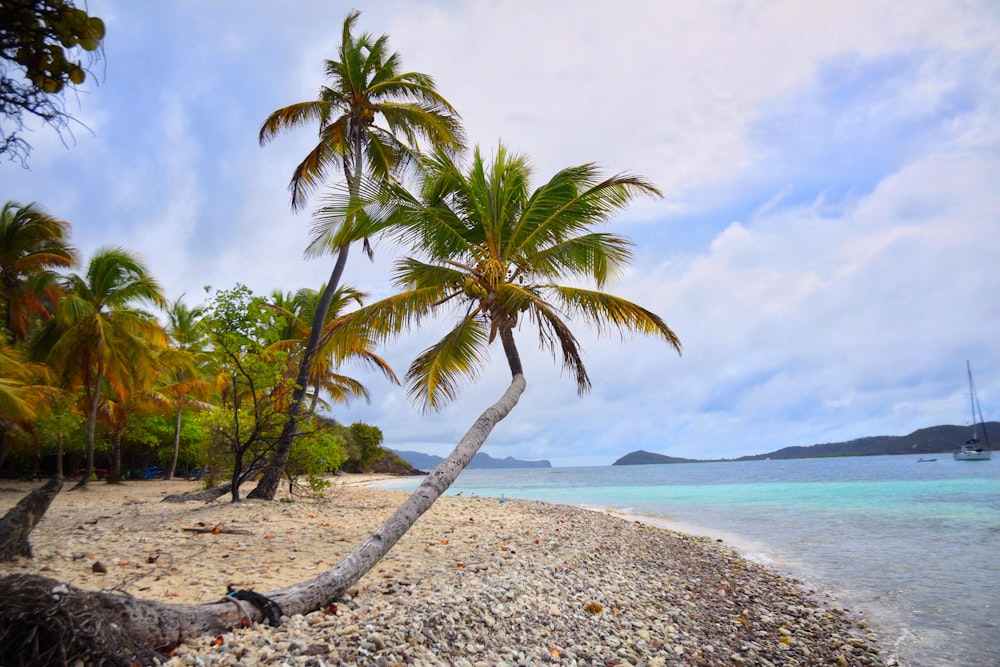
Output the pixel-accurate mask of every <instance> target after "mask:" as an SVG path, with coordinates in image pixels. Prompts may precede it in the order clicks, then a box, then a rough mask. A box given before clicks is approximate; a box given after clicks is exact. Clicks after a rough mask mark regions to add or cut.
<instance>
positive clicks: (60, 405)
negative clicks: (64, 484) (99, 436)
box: [35, 388, 84, 478]
mask: <svg viewBox="0 0 1000 667" xmlns="http://www.w3.org/2000/svg"><path fill="white" fill-rule="evenodd" d="M79 403H80V397H79V396H78V395H77V393H76V392H69V391H64V390H59V389H55V388H53V390H52V391H50V392H47V395H46V401H45V407H44V409H43V410H42V411H41V412H40V413H39V415H38V419H36V420H35V436H36V437H37V438H38V441H39V444H40V449H41V450H42V451H44V450H45V449H47V448H48V447H50V446H52V445H54V446H55V455H56V472H55V474H56V476H58V477H60V478H62V477H64V476H65V471H64V470H63V454H64V451H65V449H66V442H67V440H69V439H70V438H72V437H73V436H74V435H75V434H77V433H82V431H83V424H84V419H83V415H82V414H81V413H80V410H79Z"/></svg>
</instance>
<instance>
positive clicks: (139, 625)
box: [0, 345, 525, 665]
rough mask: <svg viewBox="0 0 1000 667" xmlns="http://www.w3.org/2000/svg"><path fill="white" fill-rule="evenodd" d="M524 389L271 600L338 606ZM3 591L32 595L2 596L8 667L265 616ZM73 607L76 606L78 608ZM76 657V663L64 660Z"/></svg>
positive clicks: (22, 581)
mask: <svg viewBox="0 0 1000 667" xmlns="http://www.w3.org/2000/svg"><path fill="white" fill-rule="evenodd" d="M505 348H506V345H505ZM524 388H525V381H524V375H523V374H521V373H517V374H515V375H514V377H513V379H512V380H511V383H510V385H509V386H508V387H507V390H506V391H505V392H504V394H503V396H502V397H501V398H500V400H499V401H497V402H496V403H494V404H493V405H492V406H490V407H489V408H487V409H486V410H485V411H484V412H483V413H482V415H480V417H479V419H477V420H476V422H475V423H474V424H473V425H472V427H471V428H470V429H469V430H468V431H467V432H466V434H465V435H464V436H463V437H462V439H461V440H460V441H459V443H458V444H457V445H456V446H455V449H454V450H452V452H451V454H450V455H449V456H448V458H446V459H445V460H444V461H443V462H442V463H441V464H440V465H439V466H438V467H437V468H435V469H434V471H433V472H432V473H430V474H429V475H428V476H427V477H426V478H425V479H424V481H423V482H422V483H421V484H420V486H419V487H418V488H417V489H416V491H414V492H413V493H412V494H411V495H410V497H409V498H407V500H406V501H405V502H404V503H403V504H402V505H400V507H399V509H397V510H396V511H395V512H394V513H393V514H392V516H390V517H389V518H388V519H386V520H385V521H384V522H383V523H382V525H381V526H379V527H378V528H377V529H376V530H375V532H374V533H372V534H371V536H369V537H368V538H367V539H366V540H365V541H364V542H363V543H362V544H361V545H360V546H358V547H357V548H355V549H354V550H353V551H352V552H351V553H350V554H348V555H347V556H346V557H345V558H344V559H343V560H342V561H340V563H338V564H337V565H335V566H334V567H333V568H331V569H330V570H327V571H326V572H324V573H322V574H320V575H319V576H318V577H316V578H314V579H311V580H309V581H304V582H301V583H298V584H293V585H291V586H287V587H285V588H280V589H277V590H274V591H270V592H267V593H264V595H265V596H266V597H267V598H269V599H270V600H272V601H273V602H275V603H276V604H277V605H278V606H280V607H281V610H282V612H283V613H284V614H285V615H288V616H293V615H295V614H305V613H309V612H311V611H314V610H316V609H321V608H323V607H324V606H326V605H328V604H330V603H332V602H333V601H334V600H336V599H337V598H338V597H339V596H340V595H342V594H343V593H344V591H346V590H348V589H349V588H350V587H351V586H353V585H354V584H355V583H356V582H357V581H358V580H359V579H361V577H363V576H364V575H365V574H366V573H367V572H368V571H369V570H370V569H371V568H372V567H373V566H374V565H375V564H376V563H377V562H378V561H379V560H381V559H382V558H383V557H384V556H385V555H386V554H387V553H388V552H389V550H390V549H391V548H392V547H393V545H395V544H396V542H397V541H399V539H400V538H401V537H402V536H403V535H404V534H405V533H406V531H408V530H409V529H410V528H411V527H412V526H413V524H414V523H416V521H417V519H419V518H420V517H421V516H422V515H423V514H424V512H426V511H427V510H428V509H430V507H431V505H433V504H434V502H435V501H436V500H437V499H438V498H439V497H440V496H441V494H443V493H444V492H445V491H446V490H447V489H448V487H449V486H451V484H452V483H453V482H454V481H455V479H456V478H457V477H458V475H459V473H461V472H462V469H463V468H465V466H467V465H468V464H469V462H470V461H471V460H472V457H473V456H474V455H475V454H476V452H477V451H479V448H480V447H481V446H482V444H483V442H485V441H486V438H487V437H488V436H489V434H490V432H491V431H492V430H493V427H494V426H496V424H497V423H498V422H500V420H502V419H503V418H504V417H506V416H507V415H508V414H509V413H510V411H511V410H512V409H513V408H514V406H515V405H517V402H518V400H519V399H520V397H521V394H522V393H523V392H524ZM0 590H5V591H21V590H27V591H29V592H28V593H27V594H26V595H23V596H20V597H17V596H15V595H6V596H3V597H2V598H0V647H3V648H0V664H3V665H7V664H18V663H15V661H14V659H13V658H12V657H16V658H18V659H19V660H23V658H22V657H21V656H23V655H25V651H26V650H27V649H31V648H32V647H37V646H39V645H41V646H51V645H57V646H61V647H64V648H65V651H64V652H63V653H62V654H60V659H64V660H65V663H59V664H72V663H73V662H74V661H75V660H76V658H78V657H79V658H82V659H83V660H84V661H85V662H87V661H97V660H100V659H101V658H103V657H105V656H108V657H117V656H120V655H127V654H126V653H125V652H126V651H131V652H132V654H133V655H134V656H136V657H140V658H142V659H144V660H146V659H148V657H149V654H148V653H142V651H143V650H145V649H144V647H148V648H154V649H156V650H159V651H165V650H169V649H170V648H172V647H174V646H176V645H177V644H179V643H180V642H182V641H183V640H184V639H186V638H189V637H195V636H199V635H205V634H211V635H217V634H220V633H222V632H224V631H225V630H227V629H230V628H235V627H240V626H241V625H242V624H243V619H244V618H247V619H249V620H250V621H260V620H262V618H263V614H262V613H261V612H260V610H258V609H257V608H255V607H250V605H245V608H240V606H239V605H238V604H237V603H236V602H235V601H232V600H225V601H222V602H215V603H209V604H203V605H171V604H164V603H160V602H153V601H149V600H141V599H139V598H134V597H131V596H128V595H121V594H114V593H105V592H96V591H95V592H90V591H81V590H79V589H76V588H73V587H66V589H65V592H62V590H63V589H62V587H61V586H60V585H59V584H58V582H56V581H55V580H52V579H47V578H45V577H39V576H35V575H9V576H7V577H4V578H2V579H0ZM55 591H59V593H56V592H55ZM70 603H72V604H74V605H75V607H73V608H70V606H69V605H70ZM56 614H58V615H59V617H60V618H59V621H60V622H59V623H54V622H53V620H52V619H53V616H55V615H56ZM112 618H113V621H112ZM60 630H62V632H60ZM119 630H120V633H119ZM116 633H118V634H116ZM40 638H41V639H40ZM35 650H37V648H36V649H35ZM74 651H75V652H74ZM70 653H72V655H69V657H68V658H62V656H66V655H68V654H70ZM133 662H134V659H133ZM112 664H115V663H112ZM119 664H123V663H119Z"/></svg>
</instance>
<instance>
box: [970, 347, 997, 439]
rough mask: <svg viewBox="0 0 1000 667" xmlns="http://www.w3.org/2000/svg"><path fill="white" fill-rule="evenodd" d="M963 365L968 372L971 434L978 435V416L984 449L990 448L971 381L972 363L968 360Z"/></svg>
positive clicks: (977, 398) (981, 411)
mask: <svg viewBox="0 0 1000 667" xmlns="http://www.w3.org/2000/svg"><path fill="white" fill-rule="evenodd" d="M965 367H966V369H967V370H968V372H969V401H970V402H971V403H972V434H973V435H974V436H975V437H977V438H978V437H979V429H978V427H977V426H976V423H977V422H976V417H977V416H978V417H979V422H978V423H979V424H982V425H983V441H984V442H985V443H986V449H987V450H989V449H991V448H990V436H989V434H987V433H986V422H985V421H984V420H983V409H982V408H981V407H980V406H979V397H978V396H976V385H975V383H973V381H972V364H970V363H969V361H968V360H966V362H965Z"/></svg>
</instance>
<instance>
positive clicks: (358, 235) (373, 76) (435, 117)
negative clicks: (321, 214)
mask: <svg viewBox="0 0 1000 667" xmlns="http://www.w3.org/2000/svg"><path fill="white" fill-rule="evenodd" d="M359 16H360V13H359V12H358V11H351V12H350V13H348V15H347V17H346V18H345V19H344V25H343V29H342V32H341V40H340V47H339V51H338V57H339V59H338V60H327V61H326V75H327V78H328V79H329V82H330V83H329V85H326V86H323V87H321V88H320V91H319V97H318V99H316V100H309V101H306V102H299V103H297V104H292V105H289V106H287V107H283V108H281V109H278V110H277V111H275V112H274V113H272V114H271V115H270V116H268V118H267V119H266V120H265V121H264V124H263V125H262V126H261V128H260V137H259V139H260V143H261V144H264V143H267V142H269V141H270V140H272V139H273V138H274V137H275V136H277V135H278V134H279V133H281V132H282V131H285V130H288V129H291V128H294V127H299V126H301V125H311V124H312V123H316V122H318V123H319V141H318V142H317V144H316V146H315V147H314V148H313V149H312V150H311V151H310V152H309V154H308V155H307V156H306V157H305V159H304V160H302V162H301V163H299V165H298V166H297V167H296V168H295V170H294V172H293V173H292V180H291V183H290V185H289V189H290V190H291V191H292V208H293V209H298V208H301V207H302V206H304V205H305V202H306V199H307V197H308V195H309V193H310V192H312V191H313V190H315V189H316V187H318V186H319V185H320V184H321V183H322V182H323V180H324V179H325V178H326V177H327V176H328V175H329V174H330V172H332V171H336V170H340V171H342V172H343V174H344V179H345V182H346V187H347V190H348V192H349V193H351V195H352V196H355V197H356V196H358V194H359V192H360V188H361V183H362V179H363V178H364V177H365V176H366V175H368V176H371V177H373V178H375V179H379V180H381V179H388V178H390V177H391V176H392V175H393V174H395V173H397V172H399V171H400V170H401V169H403V168H405V167H406V166H407V165H409V164H411V163H413V162H414V159H415V158H416V156H417V145H418V143H419V142H420V141H421V140H424V141H426V142H427V143H429V144H430V146H432V147H435V148H440V149H444V150H453V151H454V150H460V149H461V148H462V147H463V145H464V137H463V131H462V127H461V124H460V122H459V117H458V114H457V112H456V111H455V110H454V109H453V108H452V106H451V105H450V104H449V103H448V102H447V100H445V99H444V97H442V96H441V95H440V94H439V93H438V92H437V90H436V88H435V86H434V81H433V79H432V78H431V77H430V76H428V75H426V74H421V73H419V72H403V71H402V69H401V60H400V57H399V54H397V53H394V52H390V51H389V46H388V36H387V35H382V36H380V37H377V38H376V37H374V36H372V35H370V34H368V33H362V34H361V35H358V36H355V35H354V34H353V30H354V26H355V24H356V23H357V20H358V17H359ZM342 229H343V230H344V231H345V232H346V233H344V234H342V235H340V236H338V237H324V238H318V239H317V240H316V242H314V243H313V245H312V246H311V250H312V251H313V252H320V253H333V254H336V256H337V259H336V261H335V263H334V267H333V270H332V272H331V274H330V280H329V281H328V282H327V285H326V288H325V289H324V290H323V292H322V293H321V295H320V299H319V301H318V303H317V305H316V312H315V316H314V318H313V322H312V327H311V329H310V332H309V339H308V341H307V343H306V347H305V350H304V351H303V354H302V358H301V361H300V363H299V374H298V378H297V384H296V387H295V389H294V390H293V393H292V399H291V401H290V403H289V405H288V410H287V412H288V423H287V424H286V425H285V428H284V430H283V431H282V434H281V438H280V440H279V442H278V445H277V447H276V450H275V454H274V456H273V458H272V460H271V464H270V465H269V466H268V468H267V469H265V471H264V474H263V477H262V478H261V481H260V483H259V484H258V485H257V488H256V489H254V490H253V491H251V492H250V494H249V497H251V498H265V499H268V500H270V499H273V498H274V494H275V492H276V491H277V489H278V484H279V482H280V481H281V472H282V470H283V469H284V467H285V464H286V463H287V461H288V453H289V451H290V450H291V446H292V439H293V438H294V436H295V431H296V429H297V427H298V417H299V414H300V412H301V405H302V400H303V398H304V397H305V394H306V391H307V386H308V384H309V378H310V374H311V373H312V363H313V359H314V357H315V356H316V352H317V350H318V349H319V343H320V337H321V335H322V330H323V325H324V323H325V321H326V316H327V312H328V310H329V308H330V303H331V301H332V299H333V295H334V293H335V292H336V290H337V289H338V287H339V285H340V279H341V276H342V275H343V272H344V266H345V265H346V263H347V255H348V250H349V248H350V246H351V244H352V243H354V242H356V241H364V242H365V248H366V250H367V251H368V252H369V254H370V252H371V249H370V248H369V247H368V246H367V236H368V232H367V231H366V230H365V229H362V228H361V226H359V225H347V226H345V227H344V228H342Z"/></svg>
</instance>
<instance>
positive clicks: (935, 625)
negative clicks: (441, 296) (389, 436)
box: [383, 455, 1000, 667]
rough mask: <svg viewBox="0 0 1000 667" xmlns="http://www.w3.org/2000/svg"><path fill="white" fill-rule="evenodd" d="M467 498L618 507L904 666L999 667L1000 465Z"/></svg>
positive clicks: (626, 482)
mask: <svg viewBox="0 0 1000 667" xmlns="http://www.w3.org/2000/svg"><path fill="white" fill-rule="evenodd" d="M418 483H419V479H412V478H411V479H407V480H399V481H393V482H390V483H386V484H384V485H383V486H387V487H392V488H406V489H411V488H416V485H417V484H418ZM456 493H463V494H465V495H472V494H475V495H478V496H486V497H497V498H499V497H501V496H506V497H508V498H526V499H532V500H544V501H549V502H557V503H564V504H569V505H578V506H584V507H591V508H608V509H615V510H620V511H623V512H625V513H629V514H636V515H643V516H648V517H652V518H653V519H656V520H666V521H669V522H673V524H674V525H675V526H676V527H678V528H680V529H682V530H685V531H687V532H695V533H698V534H708V535H712V536H716V537H722V538H724V539H725V540H726V542H728V543H730V544H732V545H734V546H736V547H737V548H739V549H740V550H741V551H743V552H744V553H745V554H746V555H748V556H749V557H751V558H754V559H756V560H760V561H763V562H766V563H768V564H770V565H772V566H774V567H775V568H777V569H779V570H781V571H784V572H786V573H788V574H790V575H793V576H795V577H797V578H799V579H801V580H802V581H803V582H804V584H805V585H806V586H807V587H809V588H813V589H816V590H822V591H826V592H829V593H831V594H832V595H833V596H834V597H835V598H836V599H837V602H838V603H839V604H841V605H842V606H845V607H847V608H849V609H851V610H852V611H854V612H856V613H860V614H861V615H863V616H864V617H865V618H867V619H868V621H869V623H871V624H872V625H873V626H874V627H875V628H877V629H878V631H879V633H880V635H881V636H882V637H883V638H884V640H885V641H886V644H887V649H888V650H889V652H890V653H891V654H893V655H894V656H896V657H897V658H898V659H899V660H900V662H901V663H902V664H904V665H911V666H913V667H918V666H928V667H932V666H933V667H937V666H939V665H940V666H950V667H965V666H968V667H973V666H975V667H979V666H982V665H1000V460H993V461H981V462H967V461H954V460H952V458H951V456H950V455H939V456H938V459H937V461H935V462H932V463H918V462H917V457H915V456H914V457H909V456H877V457H853V458H839V459H799V460H792V461H747V462H721V463H690V464H679V465H653V466H607V467H594V468H547V469H523V470H517V469H509V470H467V471H465V472H463V473H462V475H461V476H460V477H459V479H458V480H457V481H456V483H455V484H454V485H453V486H452V487H451V489H449V490H448V494H456Z"/></svg>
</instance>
